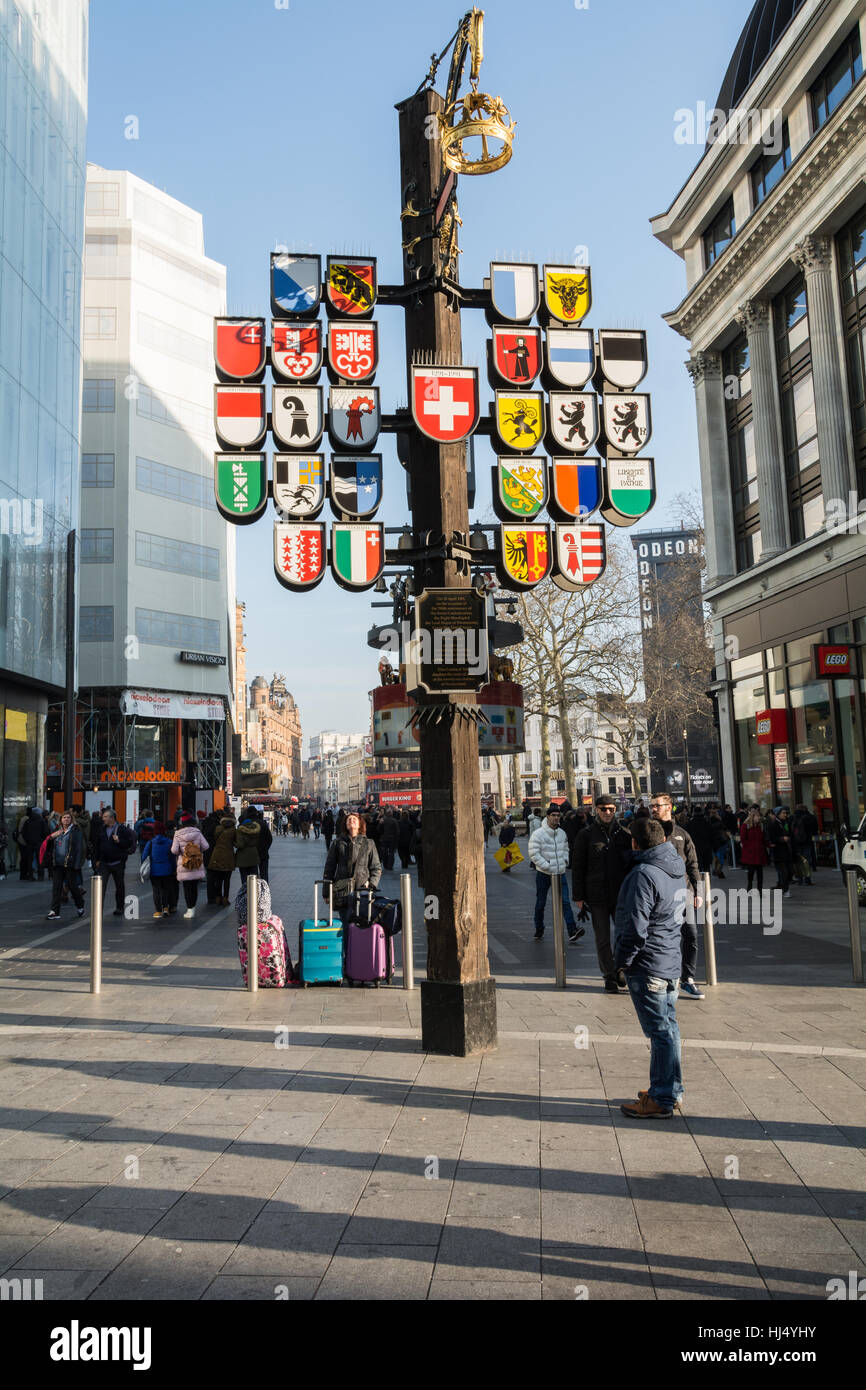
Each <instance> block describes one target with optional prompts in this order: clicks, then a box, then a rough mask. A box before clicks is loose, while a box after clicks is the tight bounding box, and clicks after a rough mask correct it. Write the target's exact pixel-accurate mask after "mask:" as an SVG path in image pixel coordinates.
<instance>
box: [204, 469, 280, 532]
mask: <svg viewBox="0 0 866 1390" xmlns="http://www.w3.org/2000/svg"><path fill="white" fill-rule="evenodd" d="M214 495H215V496H216V504H217V508H218V510H219V512H220V515H221V516H224V517H225V519H226V521H232V522H234V524H235V525H236V526H246V525H247V524H248V523H249V522H251V521H257V520H258V518H259V517H260V516H261V514H262V512H263V511H264V510H265V507H266V506H267V504H268V456H267V454H215V455H214Z"/></svg>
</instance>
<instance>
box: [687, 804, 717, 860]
mask: <svg viewBox="0 0 866 1390" xmlns="http://www.w3.org/2000/svg"><path fill="white" fill-rule="evenodd" d="M686 828H687V830H688V833H689V835H690V836H691V838H692V844H693V845H694V847H695V853H696V854H697V856H698V869H699V870H700V872H701V873H702V874H708V873H709V872H710V870H711V869H712V866H713V832H712V827H711V825H710V822H709V821H708V820H707V817H706V816H705V815H704V812H703V808H702V807H700V806H696V807H695V813H694V815H693V816H692V818H691V820H690V821H689V823H688V826H687V827H686Z"/></svg>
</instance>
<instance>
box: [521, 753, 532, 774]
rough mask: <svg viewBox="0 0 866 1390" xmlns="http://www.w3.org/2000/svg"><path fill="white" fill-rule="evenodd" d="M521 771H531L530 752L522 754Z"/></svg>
mask: <svg viewBox="0 0 866 1390" xmlns="http://www.w3.org/2000/svg"><path fill="white" fill-rule="evenodd" d="M523 771H524V772H531V771H532V754H531V753H524V755H523Z"/></svg>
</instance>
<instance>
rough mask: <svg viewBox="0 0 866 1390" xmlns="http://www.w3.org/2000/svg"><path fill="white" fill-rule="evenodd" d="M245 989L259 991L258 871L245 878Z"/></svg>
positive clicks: (256, 992) (253, 991)
mask: <svg viewBox="0 0 866 1390" xmlns="http://www.w3.org/2000/svg"><path fill="white" fill-rule="evenodd" d="M247 989H248V990H249V992H250V994H258V992H259V871H258V869H255V870H254V871H253V872H252V873H251V874H250V875H249V877H248V879H247Z"/></svg>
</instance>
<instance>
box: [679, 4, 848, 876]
mask: <svg viewBox="0 0 866 1390" xmlns="http://www.w3.org/2000/svg"><path fill="white" fill-rule="evenodd" d="M864 43H866V0H815V3H808V4H806V3H803V0H758V3H757V4H755V5H754V7H753V9H752V12H751V14H750V15H749V18H748V22H747V24H746V28H745V29H744V31H743V35H742V37H741V39H740V42H739V43H738V45H737V49H736V51H735V53H734V55H733V58H732V60H731V64H730V66H729V69H728V72H727V74H726V76H725V79H724V82H723V86H722V90H721V92H720V94H719V98H718V100H717V103H716V106H717V108H718V109H720V110H723V111H725V112H729V113H732V114H731V115H730V117H729V120H728V124H727V126H726V127H725V129H724V130H723V131H722V132H721V134H720V135H718V138H716V139H714V140H711V141H710V142H709V143H708V144H707V147H706V149H705V150H704V152H703V154H702V156H701V158H700V160H699V162H698V164H697V166H696V167H695V169H694V171H693V173H692V175H691V176H690V178H689V179H688V181H687V182H686V184H685V186H684V187H683V188H682V189H681V190H680V192H679V193H678V194H677V195H676V197H675V199H674V201H673V203H672V205H671V207H670V208H669V209H668V211H667V212H665V213H663V214H661V215H660V216H658V217H656V218H655V219H654V220H653V224H652V226H653V231H654V233H655V235H656V236H657V237H658V238H659V239H660V240H661V241H662V242H663V243H664V244H665V245H667V246H669V247H670V248H671V250H673V251H674V252H675V253H676V254H677V255H679V256H680V257H682V259H683V261H684V263H685V272H686V281H687V292H686V295H685V298H684V299H683V300H682V302H681V303H680V304H679V305H678V306H677V308H676V309H674V310H673V311H672V312H670V313H668V314H666V315H665V318H666V321H667V322H668V323H669V324H670V325H671V326H672V327H673V328H674V329H676V330H677V332H679V333H681V334H682V335H683V337H685V338H686V339H687V340H688V343H689V345H690V356H689V360H688V362H687V364H686V365H687V367H688V370H689V373H690V375H691V378H692V381H693V384H694V388H695V395H696V408H697V422H698V435H699V448H700V466H701V487H702V492H703V500H704V515H705V524H706V555H707V578H706V587H705V597H706V598H707V599H708V601H709V602H710V605H711V609H712V612H713V614H714V637H715V657H716V668H715V676H716V679H715V683H714V688H715V691H716V694H717V696H718V708H719V718H720V740H721V750H722V762H723V771H724V795H725V798H726V799H727V800H729V801H731V802H734V801H737V802H740V801H749V802H751V801H757V802H759V803H760V804H762V805H763V806H773V805H776V804H779V803H786V804H788V805H794V804H796V803H799V802H803V803H805V804H806V805H808V806H809V807H810V808H811V809H813V810H814V811H815V814H816V816H817V817H818V819H819V822H820V824H821V829H822V835H823V836H824V839H825V842H826V843H825V852H826V855H827V857H828V861H832V856H833V844H834V836H835V833H836V831H837V830H838V826H839V824H840V823H841V822H843V821H847V822H848V823H849V824H850V823H851V822H852V821H853V822H854V823H855V824H856V822H857V820H858V819H859V817H860V815H862V813H863V809H864V789H863V747H864V655H866V534H864V533H866V518H864V512H866V505H864V499H866V362H864V356H866V185H864V180H863V170H864V167H866V84H864V81H863V57H862V55H863V47H864ZM749 113H752V114H753V115H754V114H755V113H756V114H757V118H756V119H753V120H752V122H751V129H752V134H753V137H754V138H745V139H744V138H743V132H744V129H745V126H746V122H745V120H744V114H749ZM735 127H736V129H737V130H738V131H739V135H738V136H737V138H732V135H733V133H734V129H735ZM759 129H760V130H762V131H763V137H759V136H758V134H757V132H758V131H759ZM717 134H718V132H717ZM858 508H861V509H862V510H861V511H860V512H859V514H858ZM827 648H832V649H833V652H832V653H828V652H827V651H826V650H825V649H827ZM828 656H829V661H830V664H829V665H828Z"/></svg>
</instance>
